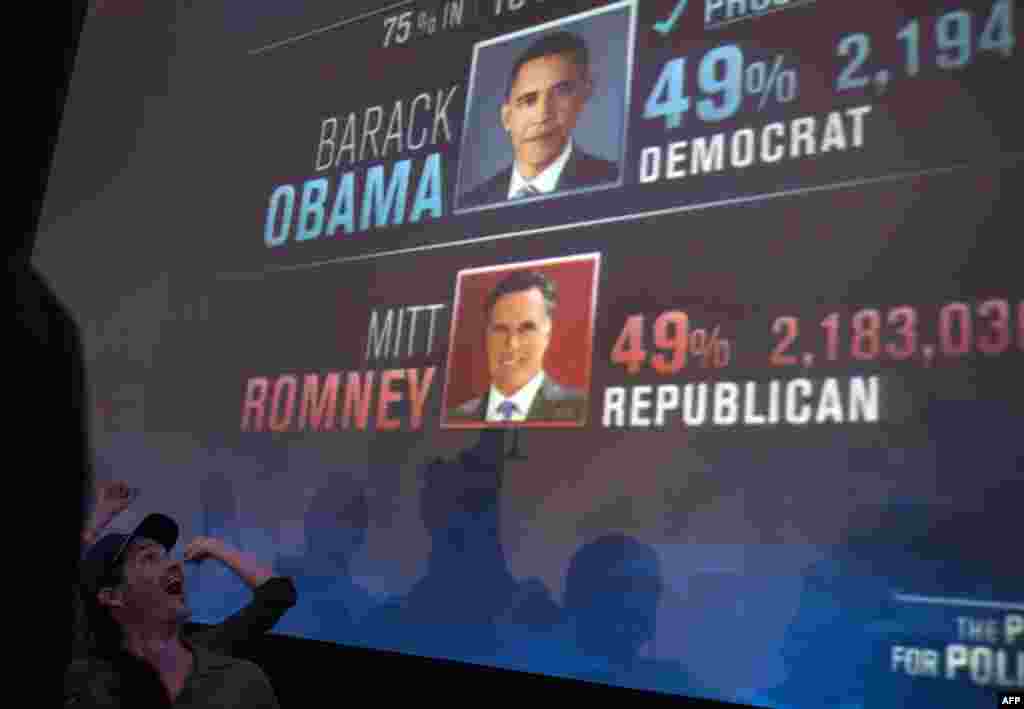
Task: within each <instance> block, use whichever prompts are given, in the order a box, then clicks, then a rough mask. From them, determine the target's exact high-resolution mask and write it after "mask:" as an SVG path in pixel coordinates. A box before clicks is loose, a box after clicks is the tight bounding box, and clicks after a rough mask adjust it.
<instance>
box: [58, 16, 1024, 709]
mask: <svg viewBox="0 0 1024 709" xmlns="http://www.w3.org/2000/svg"><path fill="white" fill-rule="evenodd" d="M105 5H106V6H107V7H108V9H107V10H106V11H105V12H96V13H94V15H93V16H91V17H90V19H89V21H88V22H87V26H86V28H85V31H84V34H83V40H82V50H81V56H80V58H79V65H78V69H77V72H76V75H75V79H74V81H73V82H72V94H71V99H70V102H69V108H68V112H67V113H66V118H65V122H66V125H65V126H64V132H63V134H62V142H61V145H60V148H59V150H58V153H57V157H56V160H55V171H54V176H53V186H52V188H51V194H50V196H51V201H50V203H49V209H48V211H47V212H46V213H44V219H43V228H42V230H41V234H40V237H39V255H38V262H39V263H40V265H41V267H42V268H43V270H44V271H46V272H48V273H49V274H51V277H52V280H53V282H54V285H55V287H56V290H57V292H58V294H63V295H65V297H66V298H67V299H68V301H69V304H70V305H71V306H72V308H73V309H75V310H76V312H77V313H78V314H79V319H80V321H81V322H82V325H83V330H84V332H85V334H86V345H87V349H88V350H89V353H90V371H91V373H92V376H91V380H92V385H93V394H94V399H95V402H96V413H95V416H94V445H95V448H96V456H97V461H98V469H99V471H100V474H101V475H103V476H106V477H111V478H117V479H123V480H126V481H128V482H129V483H130V484H132V485H135V486H138V487H139V488H140V489H141V491H142V494H141V496H140V497H139V499H138V501H137V502H136V503H135V504H134V505H133V506H132V508H131V509H130V510H129V511H128V512H127V513H125V515H124V517H123V519H119V520H118V525H123V526H130V525H131V524H132V523H133V522H134V521H137V519H139V518H140V516H141V515H143V514H146V513H148V512H154V511H160V512H165V513H168V514H171V515H173V516H175V517H176V518H177V519H178V520H179V521H180V522H181V524H182V526H183V528H184V536H186V537H190V536H196V535H209V536H217V537H221V538H223V539H225V540H227V541H228V542H229V543H230V544H232V545H235V546H237V547H239V548H241V549H244V550H246V551H249V552H251V553H252V554H254V555H255V556H257V557H259V558H261V559H263V560H265V561H267V562H268V563H272V564H273V566H274V568H275V570H276V571H277V572H278V573H281V574H287V575H290V576H292V577H293V578H295V579H296V585H297V588H298V590H299V601H298V604H297V605H296V607H294V608H293V609H291V610H290V611H288V612H287V613H286V615H285V616H284V618H283V619H282V621H281V622H280V624H279V625H278V626H277V627H276V628H275V630H274V632H279V633H283V634H287V635H293V636H297V637H303V638H315V639H320V640H328V641H333V642H337V643H343V644H351V645H359V646H365V647H371V648H383V649H388V650H398V651H403V652H409V653H414V654H419V655H425V656H430V657H439V658H453V659H458V660H465V661H469V662H473V663H479V664H484V665H492V666H498V667H511V668H516V669H521V670H527V671H531V672H539V673H544V674H549V675H565V676H572V677H582V678H585V679H589V680H593V681H598V682H606V683H610V684H615V685H622V686H631V687H639V688H643V689H649V690H657V691H666V692H674V693H677V694H686V695H690V696H694V697H709V698H719V699H724V700H727V701H734V702H744V703H747V704H751V705H755V706H765V707H785V708H787V709H789V708H794V709H795V708H800V709H803V708H805V707H806V708H808V709H811V708H814V709H817V708H818V707H823V706H843V707H847V706H848V707H871V708H875V707H904V706H911V705H912V704H918V703H919V702H928V706H941V707H948V708H949V709H963V708H964V707H973V706H989V705H990V704H989V703H988V702H990V700H991V698H992V697H994V696H999V694H1000V693H1001V692H1011V691H1024V576H1022V575H1021V574H1020V561H1019V559H1020V556H1021V553H1020V550H1019V547H1020V538H1021V535H1020V523H1019V521H1018V520H1019V514H1020V504H1021V499H1022V498H1024V447H1022V443H1021V434H1022V432H1024V387H1022V386H1021V380H1022V377H1021V374H1022V365H1024V285H1022V284H1024V280H1022V275H1021V273H1022V271H1021V260H1020V256H1019V255H1018V254H1019V253H1020V250H1021V248H1020V247H1021V244H1020V228H1021V227H1020V225H1021V224H1022V223H1024V199H1021V193H1020V191H1019V188H1020V185H1021V184H1024V182H1022V180H1024V164H1022V158H1024V131H1022V126H1024V102H1021V100H1020V93H1021V91H1020V87H1021V86H1022V83H1021V76H1022V73H1021V69H1022V61H1021V48H1020V47H1018V44H1017V32H1018V31H1019V29H1020V28H1019V27H1018V26H1017V24H1016V22H1017V20H1018V19H1019V17H1020V15H1019V12H1020V10H1021V3H1020V2H1017V1H1016V0H941V1H931V2H925V1H923V0H908V1H907V2H901V3H893V2H839V1H838V0H792V1H789V0H703V1H701V0H689V1H688V0H624V1H615V2H603V1H601V0H590V1H584V0H578V1H573V0H565V1H560V2H555V1H554V0H405V1H403V2H392V3H376V4H374V3H368V2H364V3H349V2H345V3H337V2H314V1H313V0H304V1H303V2H298V1H295V0H292V1H290V2H281V3H273V4H272V3H269V2H251V1H246V2H241V1H239V0H220V1H219V2H205V3H194V4H188V6H181V7H178V8H177V9H175V11H174V13H173V15H174V16H173V18H172V17H169V16H168V18H165V19H166V21H162V24H161V25H160V29H159V32H157V31H156V29H154V27H155V23H154V22H153V21H152V20H148V21H147V20H146V19H145V18H144V17H142V15H136V14H132V13H131V12H127V11H122V12H115V10H113V9H110V8H114V7H120V6H121V5H126V4H123V3H122V4H117V3H105ZM170 14H171V13H170V12H169V11H168V15H170ZM115 22H116V23H118V25H117V27H116V28H114V29H111V27H113V23H115ZM147 22H149V24H148V25H147V24H146V23H147ZM132 23H137V24H132ZM146 32H149V33H150V34H152V35H153V36H154V37H155V36H159V37H160V38H161V40H160V42H157V41H156V40H153V41H152V42H147V40H146V37H147V34H146ZM104 33H113V34H116V35H117V36H131V37H133V38H134V39H133V43H132V45H131V46H132V47H134V48H135V50H134V51H135V52H137V53H138V56H140V57H141V56H143V55H145V53H146V51H149V52H150V54H160V56H161V57H162V59H161V61H163V63H164V64H163V66H164V68H166V71H165V72H164V73H163V74H160V71H156V70H153V72H151V73H150V74H145V72H144V71H143V70H142V69H138V68H136V73H139V72H141V73H139V77H141V78H138V77H137V79H136V80H127V79H124V78H123V77H127V76H133V74H132V71H133V69H132V66H131V65H132V58H131V57H132V54H131V53H130V52H125V53H124V54H122V55H120V56H118V57H117V58H116V59H112V58H110V56H109V54H104V47H110V46H111V45H110V44H109V43H105V42H104V41H101V40H103V38H105V37H107V35H106V34H104ZM115 44H116V43H115ZM117 46H121V45H117ZM161 53H162V54H161ZM90 62H93V63H94V64H90ZM158 64H159V62H156V63H155V64H154V65H153V66H157V65H158ZM90 66H100V67H101V70H95V69H90ZM151 69H152V67H151ZM161 71H162V70H161ZM154 72H155V73H156V74H160V76H161V78H160V82H157V83H159V86H158V87H156V88H154V85H153V84H152V83H151V79H147V78H145V76H152V75H153V73H154ZM119 76H120V77H122V78H121V79H119V78H118V77H119ZM111 77H113V80H112V78H111ZM114 92H117V93H119V94H121V95H122V102H124V101H125V99H124V98H123V95H124V94H125V92H128V93H131V92H134V94H137V95H139V96H142V97H143V98H141V99H139V101H138V102H136V103H135V104H132V105H134V106H136V110H134V111H126V112H124V113H122V112H121V111H120V110H111V109H110V108H109V106H110V104H104V102H103V101H102V100H99V99H98V98H97V97H101V96H103V95H107V94H111V93H114ZM134 94H133V95H134ZM104 116H106V118H104ZM126 116H127V118H126ZM106 121H111V122H113V123H111V124H109V125H108V124H107V123H106ZM118 121H120V123H117V122H118ZM127 123H131V125H130V126H128V125H125V126H124V127H123V128H116V129H115V128H111V127H110V125H114V126H115V127H116V126H121V125H122V124H127ZM86 125H88V126H90V128H88V129H86V128H84V127H83V126H86ZM104 161H105V162H104ZM103 165H107V169H102V166H103ZM510 453H511V455H510ZM189 573H190V577H189V580H188V592H189V598H190V602H191V605H192V608H193V610H194V618H195V620H198V621H202V622H209V623H215V622H218V621H220V620H222V619H223V618H225V617H226V616H227V615H229V614H230V613H232V612H234V611H235V610H237V609H238V608H240V607H241V606H242V605H244V604H245V603H246V602H247V600H248V598H249V592H248V590H247V589H246V587H245V586H244V584H243V583H242V582H241V581H239V580H238V579H236V578H235V577H234V576H233V575H232V574H231V573H230V572H229V571H228V570H226V569H225V568H222V567H219V566H217V565H216V564H215V563H213V562H210V563H204V564H202V565H199V566H198V567H193V568H191V570H190V572H189Z"/></svg>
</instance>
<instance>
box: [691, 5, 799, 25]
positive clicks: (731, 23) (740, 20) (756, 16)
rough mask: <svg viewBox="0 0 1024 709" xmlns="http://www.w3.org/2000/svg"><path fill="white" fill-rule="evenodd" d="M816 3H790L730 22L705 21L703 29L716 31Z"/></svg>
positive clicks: (736, 18)
mask: <svg viewBox="0 0 1024 709" xmlns="http://www.w3.org/2000/svg"><path fill="white" fill-rule="evenodd" d="M816 1H817V0H801V1H800V2H794V3H791V4H789V5H787V6H786V7H775V8H772V9H771V10H765V11H764V12H758V13H756V14H752V15H747V16H746V17H734V18H732V19H731V20H721V21H719V22H706V21H705V24H704V29H706V30H717V29H718V28H719V27H725V26H726V25H733V24H736V23H737V22H743V21H745V20H755V19H757V18H758V17H764V16H765V15H771V14H773V13H776V12H782V11H783V10H792V9H793V8H794V7H801V6H803V5H811V4H813V3H815V2H816Z"/></svg>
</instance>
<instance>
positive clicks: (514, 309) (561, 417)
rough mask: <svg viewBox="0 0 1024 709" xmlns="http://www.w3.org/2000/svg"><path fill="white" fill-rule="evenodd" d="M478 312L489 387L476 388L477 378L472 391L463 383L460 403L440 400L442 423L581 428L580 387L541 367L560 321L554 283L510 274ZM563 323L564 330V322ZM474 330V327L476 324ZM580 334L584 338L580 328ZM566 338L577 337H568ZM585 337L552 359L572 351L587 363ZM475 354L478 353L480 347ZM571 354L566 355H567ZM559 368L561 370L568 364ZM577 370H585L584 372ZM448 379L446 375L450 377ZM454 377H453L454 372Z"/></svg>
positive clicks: (540, 276) (583, 400) (537, 274)
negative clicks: (470, 395)
mask: <svg viewBox="0 0 1024 709" xmlns="http://www.w3.org/2000/svg"><path fill="white" fill-rule="evenodd" d="M477 307H479V306H477ZM574 309H575V308H574ZM483 311H484V312H483V313H482V315H483V323H484V327H483V330H484V332H483V344H484V347H483V353H482V354H484V356H485V357H486V371H487V381H488V383H487V384H486V385H485V386H484V387H480V386H479V383H480V382H479V380H476V381H477V384H476V385H475V386H473V388H470V387H467V386H465V383H464V385H463V386H462V387H461V389H462V391H461V392H460V393H461V396H462V397H463V398H462V400H460V399H459V398H458V397H459V395H458V394H452V393H451V392H449V393H448V395H447V396H446V397H445V406H446V408H447V411H446V413H447V416H446V421H445V423H447V424H452V425H454V426H465V425H466V424H479V425H480V426H486V425H488V424H495V423H496V424H502V423H508V424H514V423H520V424H522V423H524V422H525V423H537V424H538V425H551V426H555V425H562V426H576V425H582V424H583V423H584V422H585V421H586V415H587V395H586V391H585V389H584V388H577V387H575V386H572V385H570V384H568V383H565V382H563V381H558V380H557V379H556V378H555V376H552V374H551V373H550V372H549V368H548V367H546V366H545V365H546V364H549V365H550V364H551V363H550V362H546V358H547V357H548V355H549V353H550V350H549V347H550V345H551V341H552V335H553V334H554V332H555V330H556V329H557V328H558V327H559V322H560V321H559V292H558V286H557V284H556V282H555V280H554V279H553V278H552V277H550V276H549V275H546V274H545V273H543V272H541V271H540V270H516V271H513V272H511V273H510V274H508V275H506V276H504V277H503V278H502V280H501V281H500V282H498V284H497V286H495V287H494V288H493V289H492V290H491V291H490V292H489V293H488V295H487V298H486V301H485V304H484V308H483ZM566 317H567V318H570V319H572V320H576V319H577V318H578V320H583V319H584V318H581V317H579V316H578V315H577V314H576V313H572V314H566ZM574 324H576V323H574ZM565 325H566V326H568V325H569V322H566V323H565ZM476 327H479V320H478V323H477V325H476ZM588 329H589V328H588ZM579 332H580V333H581V334H588V333H587V332H586V331H584V330H580V331H579ZM471 337H472V335H471ZM570 339H572V340H577V339H582V338H579V337H576V336H573V337H571V338H570ZM586 339H587V343H586V344H585V345H584V343H582V342H573V343H572V344H571V345H567V346H564V347H563V351H562V352H558V353H557V356H558V357H563V356H564V355H566V354H569V353H570V352H571V351H572V350H574V349H575V350H578V351H579V353H580V354H583V353H584V352H586V359H587V361H589V337H587V338H586ZM467 349H468V348H467ZM474 352H480V349H479V347H477V348H476V349H475V350H474ZM551 354H554V353H551ZM574 356H575V355H571V354H569V357H574ZM462 361H466V360H465V359H463V360H462ZM560 364H561V365H562V369H563V371H565V370H566V368H567V366H566V365H567V363H566V362H560ZM570 366H571V365H570ZM469 369H470V370H472V369H473V368H472V367H469ZM580 369H581V370H583V369H586V370H587V371H589V368H584V367H580ZM451 376H452V372H451V371H450V372H449V378H451ZM455 376H456V378H458V377H459V373H458V372H455ZM588 379H589V377H588ZM473 389H475V391H473ZM470 391H473V395H472V397H471V398H468V399H467V398H465V397H466V396H467V393H468V392H470ZM450 402H454V405H453V404H452V403H450Z"/></svg>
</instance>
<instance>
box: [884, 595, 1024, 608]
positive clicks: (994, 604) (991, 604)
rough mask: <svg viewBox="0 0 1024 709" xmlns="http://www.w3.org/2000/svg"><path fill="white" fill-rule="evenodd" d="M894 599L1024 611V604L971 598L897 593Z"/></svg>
mask: <svg viewBox="0 0 1024 709" xmlns="http://www.w3.org/2000/svg"><path fill="white" fill-rule="evenodd" d="M893 598H895V599H896V600H897V601H903V602H904V603H929V604H932V605H937V606H964V607H967V608H991V609H994V610H1002V611H1024V603H1002V602H1000V601H976V600H973V599H970V598H947V597H945V596H915V595H913V594H910V593H895V594H893Z"/></svg>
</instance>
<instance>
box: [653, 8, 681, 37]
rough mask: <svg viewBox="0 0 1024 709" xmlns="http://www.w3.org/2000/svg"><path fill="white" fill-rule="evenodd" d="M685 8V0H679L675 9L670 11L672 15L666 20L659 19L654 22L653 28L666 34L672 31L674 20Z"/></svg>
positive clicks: (676, 19) (676, 20)
mask: <svg viewBox="0 0 1024 709" xmlns="http://www.w3.org/2000/svg"><path fill="white" fill-rule="evenodd" d="M685 9H686V0H679V4H678V5H676V9H675V10H673V11H672V16H671V17H669V18H668V19H667V20H661V21H660V22H655V23H654V30H655V31H656V32H661V33H662V34H668V33H669V32H671V31H672V28H673V27H675V26H676V22H678V21H679V17H680V15H682V14H683V10H685Z"/></svg>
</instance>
